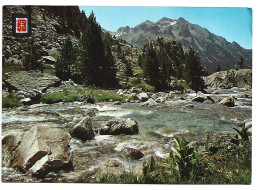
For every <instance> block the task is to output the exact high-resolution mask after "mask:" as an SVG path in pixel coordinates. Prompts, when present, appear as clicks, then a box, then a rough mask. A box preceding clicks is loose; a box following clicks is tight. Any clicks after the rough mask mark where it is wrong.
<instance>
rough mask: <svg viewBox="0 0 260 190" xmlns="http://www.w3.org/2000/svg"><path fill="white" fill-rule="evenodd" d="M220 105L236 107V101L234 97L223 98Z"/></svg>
mask: <svg viewBox="0 0 260 190" xmlns="http://www.w3.org/2000/svg"><path fill="white" fill-rule="evenodd" d="M219 104H222V105H224V106H227V107H234V106H235V100H234V98H233V97H225V98H223V99H222V100H221V101H220V102H219Z"/></svg>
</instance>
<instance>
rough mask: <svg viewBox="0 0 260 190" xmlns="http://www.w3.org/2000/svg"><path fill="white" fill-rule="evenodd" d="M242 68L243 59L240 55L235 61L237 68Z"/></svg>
mask: <svg viewBox="0 0 260 190" xmlns="http://www.w3.org/2000/svg"><path fill="white" fill-rule="evenodd" d="M243 68H244V59H243V57H242V56H240V60H239V61H238V62H237V69H243Z"/></svg>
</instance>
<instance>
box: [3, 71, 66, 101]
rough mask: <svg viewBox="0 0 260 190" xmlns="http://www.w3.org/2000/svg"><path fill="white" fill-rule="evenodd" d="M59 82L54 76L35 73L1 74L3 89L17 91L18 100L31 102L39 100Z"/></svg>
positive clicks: (14, 72) (16, 72)
mask: <svg viewBox="0 0 260 190" xmlns="http://www.w3.org/2000/svg"><path fill="white" fill-rule="evenodd" d="M60 82H61V81H60V79H59V78H58V77H56V76H53V75H50V74H48V73H41V72H36V71H13V72H9V73H5V74H3V88H6V89H8V90H9V91H11V90H15V91H18V92H17V93H18V96H19V98H21V99H24V98H30V99H31V100H32V101H37V100H39V98H40V97H41V94H42V93H43V92H45V91H46V90H47V89H48V88H50V87H53V86H58V85H59V84H60ZM26 102H30V101H27V100H26Z"/></svg>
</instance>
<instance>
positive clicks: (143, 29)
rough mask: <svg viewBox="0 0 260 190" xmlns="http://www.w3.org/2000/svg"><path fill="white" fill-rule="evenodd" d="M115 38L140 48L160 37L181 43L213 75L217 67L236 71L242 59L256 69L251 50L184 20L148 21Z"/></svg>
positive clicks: (126, 30)
mask: <svg viewBox="0 0 260 190" xmlns="http://www.w3.org/2000/svg"><path fill="white" fill-rule="evenodd" d="M113 35H115V36H116V37H119V38H122V39H124V40H126V41H127V42H128V43H131V44H133V45H135V46H137V47H139V48H141V47H142V46H143V45H144V44H146V43H148V42H149V41H151V40H153V39H155V38H157V37H158V36H160V37H169V38H171V39H173V40H175V41H177V42H181V44H182V46H183V48H184V51H185V52H186V51H187V50H188V49H189V48H190V47H192V48H193V49H195V51H196V52H197V53H198V54H199V56H200V58H201V63H202V65H204V66H205V67H206V69H207V70H208V71H209V73H212V72H214V71H215V69H216V67H217V65H220V67H221V70H225V67H226V65H227V63H228V65H229V67H230V68H235V64H236V63H237V61H238V60H239V59H240V56H243V58H244V65H245V66H246V67H249V68H251V67H252V50H251V49H244V48H242V47H241V46H240V45H239V44H237V43H236V42H232V43H230V42H228V41H227V40H226V39H225V38H223V37H221V36H217V35H215V34H213V33H211V32H209V31H208V30H207V29H206V28H203V27H200V26H199V25H196V24H191V23H189V22H188V21H186V20H185V19H184V18H179V19H178V20H172V19H169V18H166V17H163V18H162V19H160V20H159V21H157V22H155V23H153V22H151V21H148V20H147V21H145V22H143V23H141V24H139V25H137V26H136V27H134V28H130V27H129V26H126V27H121V28H119V29H118V31H117V32H115V33H113Z"/></svg>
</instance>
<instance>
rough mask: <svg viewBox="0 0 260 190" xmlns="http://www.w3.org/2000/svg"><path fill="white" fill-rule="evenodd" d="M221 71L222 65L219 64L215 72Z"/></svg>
mask: <svg viewBox="0 0 260 190" xmlns="http://www.w3.org/2000/svg"><path fill="white" fill-rule="evenodd" d="M219 71H220V65H219V64H218V66H217V67H216V69H215V72H219Z"/></svg>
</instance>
